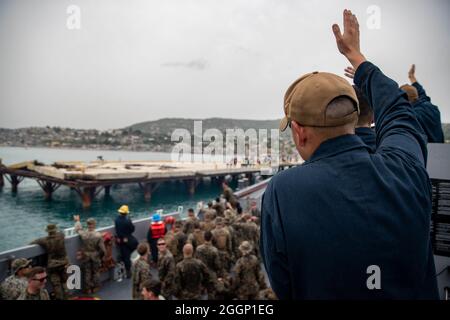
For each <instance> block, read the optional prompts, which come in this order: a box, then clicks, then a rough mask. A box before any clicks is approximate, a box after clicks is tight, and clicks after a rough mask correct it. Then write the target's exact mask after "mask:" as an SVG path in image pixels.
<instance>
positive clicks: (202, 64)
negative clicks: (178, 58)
mask: <svg viewBox="0 0 450 320" xmlns="http://www.w3.org/2000/svg"><path fill="white" fill-rule="evenodd" d="M161 66H162V67H182V68H188V69H195V70H204V69H206V68H207V67H208V62H207V61H206V60H204V59H197V60H191V61H188V62H165V63H163V64H161Z"/></svg>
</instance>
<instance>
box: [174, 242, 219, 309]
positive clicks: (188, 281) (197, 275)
mask: <svg viewBox="0 0 450 320" xmlns="http://www.w3.org/2000/svg"><path fill="white" fill-rule="evenodd" d="M193 250H194V249H193V248H192V245H191V244H189V243H188V244H186V245H185V246H184V248H183V255H184V259H183V260H182V261H181V262H179V263H178V264H177V266H176V267H175V279H174V293H175V296H176V297H177V299H179V300H200V299H201V298H202V293H203V290H204V289H205V288H206V289H207V290H211V289H212V284H211V282H210V277H209V271H208V268H207V267H206V265H205V264H204V263H203V262H201V261H200V260H198V259H195V258H193V257H192V254H193Z"/></svg>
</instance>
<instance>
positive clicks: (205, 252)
mask: <svg viewBox="0 0 450 320" xmlns="http://www.w3.org/2000/svg"><path fill="white" fill-rule="evenodd" d="M195 258H197V259H199V260H200V261H202V262H203V263H204V264H205V265H206V266H207V267H208V271H209V275H210V281H211V282H212V284H213V288H212V290H210V291H209V292H208V298H210V299H214V298H215V296H216V291H218V289H219V288H218V286H219V285H220V284H219V283H218V281H217V278H218V277H222V276H223V273H224V272H223V270H222V266H221V264H220V257H219V250H217V248H216V247H214V246H213V245H212V244H211V243H210V242H206V243H204V244H202V245H200V246H198V247H197V250H196V251H195Z"/></svg>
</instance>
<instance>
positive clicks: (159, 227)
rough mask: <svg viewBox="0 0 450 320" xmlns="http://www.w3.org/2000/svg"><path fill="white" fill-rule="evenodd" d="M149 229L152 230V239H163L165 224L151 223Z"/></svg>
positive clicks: (160, 222)
mask: <svg viewBox="0 0 450 320" xmlns="http://www.w3.org/2000/svg"><path fill="white" fill-rule="evenodd" d="M150 228H151V230H152V239H159V238H162V237H164V234H165V228H166V226H165V224H164V222H162V221H159V222H152V224H151V225H150Z"/></svg>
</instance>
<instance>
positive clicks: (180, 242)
mask: <svg viewBox="0 0 450 320" xmlns="http://www.w3.org/2000/svg"><path fill="white" fill-rule="evenodd" d="M174 238H175V243H176V244H177V252H176V254H175V255H174V259H175V263H178V262H180V261H181V260H183V247H184V245H185V244H186V241H187V236H186V234H185V233H184V232H183V231H181V230H178V231H177V232H176V233H175V234H174Z"/></svg>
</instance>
